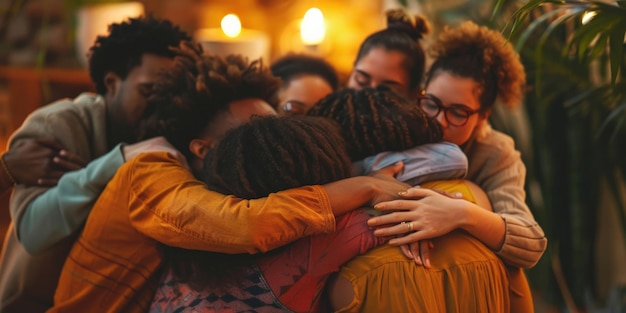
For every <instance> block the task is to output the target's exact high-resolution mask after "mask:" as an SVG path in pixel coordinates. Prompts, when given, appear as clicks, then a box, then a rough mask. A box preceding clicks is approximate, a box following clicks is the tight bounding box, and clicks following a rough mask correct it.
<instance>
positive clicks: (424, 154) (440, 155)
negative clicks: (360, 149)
mask: <svg viewBox="0 0 626 313" xmlns="http://www.w3.org/2000/svg"><path fill="white" fill-rule="evenodd" d="M399 161H403V162H404V167H403V168H402V171H400V173H398V175H396V179H398V180H399V181H402V182H405V183H407V184H410V185H413V186H415V185H419V184H422V183H424V182H427V181H433V180H445V179H456V178H464V177H465V176H466V175H467V169H468V161H467V157H466V156H465V154H464V153H463V151H462V150H461V148H459V146H457V145H455V144H452V143H449V142H445V141H443V142H437V143H430V144H423V145H419V146H416V147H413V148H410V149H408V150H404V151H400V152H381V153H379V154H377V155H374V156H371V157H368V158H366V159H364V160H363V161H362V166H363V168H364V169H365V172H366V174H369V173H371V172H374V171H378V170H380V169H382V168H384V167H387V166H389V165H392V164H395V163H397V162H399Z"/></svg>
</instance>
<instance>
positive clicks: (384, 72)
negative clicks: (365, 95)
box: [348, 48, 410, 95]
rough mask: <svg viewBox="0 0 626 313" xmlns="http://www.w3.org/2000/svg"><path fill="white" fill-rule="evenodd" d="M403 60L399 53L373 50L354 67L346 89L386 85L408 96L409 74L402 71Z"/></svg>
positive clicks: (380, 49)
mask: <svg viewBox="0 0 626 313" xmlns="http://www.w3.org/2000/svg"><path fill="white" fill-rule="evenodd" d="M405 58H406V57H405V55H404V54H403V53H402V52H399V51H394V50H386V49H384V48H373V49H372V50H370V51H369V52H368V53H367V54H366V55H365V56H363V57H362V58H361V59H360V60H358V61H357V62H356V64H355V65H354V70H353V71H352V73H351V74H350V78H349V80H348V87H349V88H354V89H357V90H360V89H361V88H364V87H377V86H380V85H386V86H389V88H391V89H392V90H395V91H397V92H399V93H402V94H406V95H408V94H409V92H410V90H409V73H408V72H407V71H406V70H405V69H404V64H403V63H404V60H405Z"/></svg>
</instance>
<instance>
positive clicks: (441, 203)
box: [369, 22, 547, 310]
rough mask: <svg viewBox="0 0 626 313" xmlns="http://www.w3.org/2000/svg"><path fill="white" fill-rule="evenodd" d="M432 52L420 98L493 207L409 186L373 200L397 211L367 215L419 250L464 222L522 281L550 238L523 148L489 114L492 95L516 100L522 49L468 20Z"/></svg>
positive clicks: (525, 297)
mask: <svg viewBox="0 0 626 313" xmlns="http://www.w3.org/2000/svg"><path fill="white" fill-rule="evenodd" d="M429 52H430V53H431V54H432V56H433V59H434V61H433V64H432V65H431V68H430V69H429V71H428V73H427V77H426V88H425V90H424V91H423V92H422V94H421V95H420V96H419V98H418V104H419V106H420V107H421V108H422V109H423V110H424V111H425V112H426V113H427V114H428V115H429V116H431V117H433V118H436V119H437V121H438V122H439V124H441V126H442V127H443V131H444V136H443V138H444V140H446V141H449V142H451V143H454V144H457V145H459V146H460V147H461V148H462V149H463V151H464V152H465V154H466V155H467V157H468V160H469V171H468V179H470V180H472V181H473V182H476V183H477V184H478V185H479V186H480V187H481V188H483V189H484V190H485V192H486V193H487V196H488V197H489V199H490V201H491V204H492V206H493V212H492V211H488V210H484V209H483V208H481V207H479V206H476V205H468V203H467V202H463V201H458V200H457V199H451V198H449V197H445V196H442V195H441V194H439V193H436V192H432V191H430V190H428V189H425V188H412V189H410V190H409V191H408V192H407V193H406V194H405V199H403V200H398V201H394V202H387V203H380V204H378V205H377V207H376V208H377V209H379V210H381V211H388V210H393V211H397V212H394V213H390V214H384V215H382V216H378V217H375V218H373V219H372V220H370V221H369V223H370V225H371V226H379V227H380V228H381V229H378V230H377V232H376V233H377V234H379V235H381V236H391V235H400V236H402V237H399V238H397V239H394V240H392V241H390V243H391V244H393V245H403V244H412V249H411V250H412V252H413V256H414V257H416V258H417V256H419V255H420V254H421V253H425V251H426V252H427V250H428V247H427V246H424V245H422V247H421V249H420V247H419V245H417V244H415V243H417V242H420V241H423V240H426V239H431V238H435V237H438V236H441V235H443V234H446V233H448V232H450V231H453V230H455V229H462V230H465V231H467V232H468V233H470V234H472V235H473V236H475V237H476V238H478V239H479V240H480V241H481V242H483V243H484V244H485V245H486V246H488V247H489V248H490V249H492V250H493V251H495V252H496V254H497V255H498V256H499V257H500V258H501V259H502V260H503V261H504V262H505V263H506V264H507V265H508V266H509V268H510V273H513V274H511V275H512V276H511V277H512V278H511V279H512V280H513V279H518V280H523V281H525V277H524V276H523V273H522V272H521V269H522V268H530V267H532V266H534V265H535V264H536V263H537V262H538V261H539V259H540V258H541V256H542V254H543V253H544V251H545V249H546V246H547V240H546V237H545V234H544V232H543V230H542V228H541V226H540V225H538V224H537V222H536V221H535V219H534V217H533V214H532V213H531V211H530V209H529V208H528V206H527V204H526V202H525V191H524V181H525V175H526V168H525V166H524V163H523V162H522V159H521V157H520V153H519V152H518V151H517V150H516V149H515V146H514V142H513V140H512V139H511V138H510V137H509V136H507V135H504V134H503V133H501V132H498V131H496V130H493V129H492V128H491V126H490V125H489V123H488V121H487V119H488V117H489V115H490V113H491V110H492V108H493V106H494V103H495V102H496V99H501V101H502V102H503V103H506V104H509V105H515V104H519V103H520V101H519V100H520V98H521V97H522V94H523V86H524V83H525V72H524V67H523V65H522V64H521V62H520V60H519V55H517V53H516V52H515V50H514V48H513V47H512V45H511V44H510V43H509V42H508V41H507V40H506V38H504V37H503V36H502V35H501V34H500V33H499V32H497V31H495V30H490V29H489V28H487V27H484V26H483V27H481V26H478V25H476V24H474V23H473V22H465V23H463V24H461V25H459V26H457V27H454V28H446V29H445V30H444V31H443V32H442V33H441V34H440V36H439V38H438V39H437V40H436V41H435V42H434V43H433V44H432V45H431V46H430V47H429ZM407 224H408V225H411V227H410V228H411V229H407V227H406V225H407ZM389 225H392V226H389ZM526 286H527V284H526ZM512 294H513V295H515V297H512V300H516V299H517V298H521V299H519V301H518V304H519V307H522V306H523V307H525V308H527V309H530V310H532V299H531V298H530V293H529V292H527V290H521V291H520V290H513V291H512ZM516 301H517V300H516ZM522 310H523V309H522Z"/></svg>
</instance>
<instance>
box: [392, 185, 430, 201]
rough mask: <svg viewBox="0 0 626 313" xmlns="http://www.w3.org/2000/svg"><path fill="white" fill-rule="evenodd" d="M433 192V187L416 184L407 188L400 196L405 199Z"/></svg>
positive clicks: (421, 196)
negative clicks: (422, 186)
mask: <svg viewBox="0 0 626 313" xmlns="http://www.w3.org/2000/svg"><path fill="white" fill-rule="evenodd" d="M432 194H433V190H431V189H428V188H420V187H419V186H415V187H411V188H409V189H407V190H406V191H405V192H403V193H401V194H400V196H402V198H404V199H421V198H424V197H426V196H429V195H432Z"/></svg>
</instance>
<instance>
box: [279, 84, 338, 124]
mask: <svg viewBox="0 0 626 313" xmlns="http://www.w3.org/2000/svg"><path fill="white" fill-rule="evenodd" d="M331 92H333V88H332V87H331V86H330V85H329V84H328V83H327V82H326V81H325V80H324V79H323V78H321V77H319V76H317V75H310V74H302V75H300V76H298V77H295V78H293V79H291V80H290V81H288V82H287V83H286V84H285V85H284V86H283V88H281V89H280V90H279V91H278V99H279V103H280V106H279V110H280V111H279V113H280V114H285V113H288V114H304V113H306V111H308V110H309V109H310V108H311V107H312V106H313V105H314V104H315V103H317V101H319V100H320V99H322V98H324V97H325V96H326V95H328V94H329V93H331ZM287 103H290V104H291V111H289V112H285V110H284V108H285V105H286V104H287Z"/></svg>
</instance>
